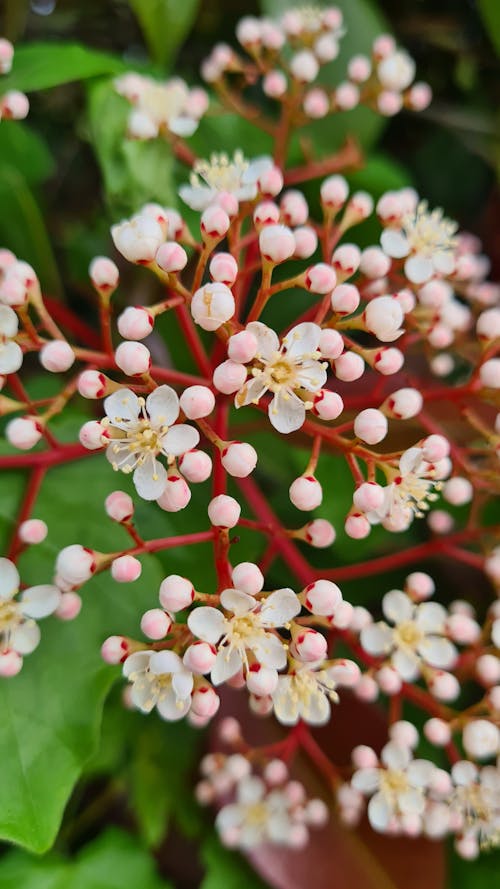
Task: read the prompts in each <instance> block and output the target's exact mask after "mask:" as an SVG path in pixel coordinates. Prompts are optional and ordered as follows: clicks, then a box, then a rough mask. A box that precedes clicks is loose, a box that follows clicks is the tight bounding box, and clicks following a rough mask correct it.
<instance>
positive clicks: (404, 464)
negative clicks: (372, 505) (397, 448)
mask: <svg viewBox="0 0 500 889" xmlns="http://www.w3.org/2000/svg"><path fill="white" fill-rule="evenodd" d="M423 455H424V452H423V450H422V448H417V447H413V448H408V449H407V450H406V451H405V452H404V453H403V454H402V455H401V458H400V460H399V472H395V473H394V477H393V481H392V482H391V483H390V484H389V485H387V486H386V487H385V488H384V501H383V503H382V505H381V507H380V509H378V510H374V511H373V512H371V513H369V514H368V519H369V520H370V521H371V522H375V523H376V522H378V521H380V520H382V522H383V524H385V525H387V527H388V528H389V529H394V530H398V531H400V530H404V529H405V528H407V527H408V526H409V525H410V523H411V521H412V519H413V517H414V516H417V518H422V516H423V514H424V512H425V510H427V509H429V502H430V501H432V500H437V497H438V495H437V494H436V493H435V490H439V487H440V485H439V482H436V480H435V479H434V477H433V476H434V469H433V466H432V464H430V463H427V462H426V461H425V460H424V456H423Z"/></svg>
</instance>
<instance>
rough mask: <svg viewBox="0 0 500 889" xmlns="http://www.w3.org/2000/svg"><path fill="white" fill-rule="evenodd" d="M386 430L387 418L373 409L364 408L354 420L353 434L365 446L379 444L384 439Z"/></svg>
mask: <svg viewBox="0 0 500 889" xmlns="http://www.w3.org/2000/svg"><path fill="white" fill-rule="evenodd" d="M387 430H388V423H387V418H386V417H385V416H384V414H383V413H382V411H379V410H376V409H375V408H366V410H364V411H361V412H360V413H359V414H358V416H357V417H356V419H355V420H354V434H355V435H356V436H357V438H360V439H361V441H365V442H366V443H367V444H379V442H381V441H383V440H384V438H385V437H386V435H387Z"/></svg>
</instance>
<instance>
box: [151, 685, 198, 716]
mask: <svg viewBox="0 0 500 889" xmlns="http://www.w3.org/2000/svg"><path fill="white" fill-rule="evenodd" d="M190 707H191V697H187V698H184V699H183V700H181V698H178V697H177V695H176V694H175V692H174V691H173V690H172V689H171V688H169V689H167V691H166V692H165V693H164V694H162V695H161V697H160V698H159V699H158V702H157V704H156V709H157V710H158V713H159V714H160V716H161V717H162V719H165V720H166V721H167V722H177V721H178V720H179V719H182V718H183V717H184V716H185V715H186V713H188V712H189V708H190Z"/></svg>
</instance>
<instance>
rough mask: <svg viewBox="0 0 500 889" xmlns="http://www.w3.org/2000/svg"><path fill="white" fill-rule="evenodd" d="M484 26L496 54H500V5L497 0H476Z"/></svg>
mask: <svg viewBox="0 0 500 889" xmlns="http://www.w3.org/2000/svg"><path fill="white" fill-rule="evenodd" d="M477 6H478V9H479V12H480V15H481V17H482V19H483V22H484V26H485V28H486V30H487V31H488V34H489V37H490V40H491V42H492V43H493V46H494V47H495V49H496V51H497V53H498V55H500V5H499V3H498V0H477Z"/></svg>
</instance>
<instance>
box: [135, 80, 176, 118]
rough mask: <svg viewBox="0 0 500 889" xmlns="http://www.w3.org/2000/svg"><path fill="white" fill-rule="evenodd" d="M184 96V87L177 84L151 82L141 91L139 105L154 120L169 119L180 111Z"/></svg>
mask: <svg viewBox="0 0 500 889" xmlns="http://www.w3.org/2000/svg"><path fill="white" fill-rule="evenodd" d="M185 98H186V96H185V91H184V89H183V88H182V87H181V86H179V85H177V84H173V85H170V86H168V87H166V86H163V85H162V84H158V83H151V84H148V86H147V87H146V88H145V89H144V91H143V92H142V93H141V95H140V97H139V105H140V107H141V108H143V109H144V110H145V111H146V112H147V113H148V114H150V115H151V116H152V117H154V118H155V120H157V121H169V120H170V119H171V118H172V117H176V116H177V115H178V114H180V113H181V112H182V109H183V105H184V101H185Z"/></svg>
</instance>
